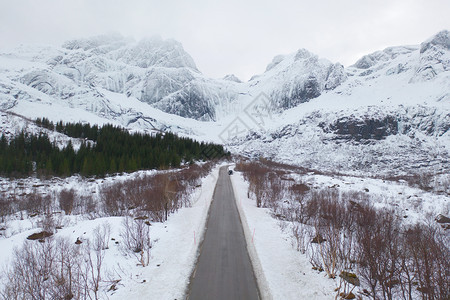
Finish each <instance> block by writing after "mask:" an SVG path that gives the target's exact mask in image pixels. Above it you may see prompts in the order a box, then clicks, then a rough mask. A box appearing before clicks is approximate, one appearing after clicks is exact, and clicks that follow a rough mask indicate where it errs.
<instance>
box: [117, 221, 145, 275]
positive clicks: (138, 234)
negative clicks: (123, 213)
mask: <svg viewBox="0 0 450 300" xmlns="http://www.w3.org/2000/svg"><path fill="white" fill-rule="evenodd" d="M121 236H122V238H123V243H124V245H125V248H126V250H127V251H129V252H131V253H132V254H133V255H134V256H136V258H137V259H138V260H139V263H140V264H141V265H142V266H143V267H145V266H147V265H148V264H149V262H150V249H151V248H152V243H151V239H150V226H149V225H148V223H146V222H145V220H143V219H142V218H136V219H132V218H131V217H125V218H124V220H123V223H122V233H121Z"/></svg>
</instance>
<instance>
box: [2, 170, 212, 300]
mask: <svg viewBox="0 0 450 300" xmlns="http://www.w3.org/2000/svg"><path fill="white" fill-rule="evenodd" d="M219 168H220V166H216V167H215V168H214V169H213V171H212V172H211V173H210V174H209V175H208V176H207V177H205V178H203V179H202V183H201V186H200V187H197V188H196V189H195V190H194V193H193V194H192V195H191V206H190V207H183V208H181V209H180V210H178V212H176V213H174V214H171V215H170V216H169V218H168V220H167V221H166V222H164V223H156V222H155V223H152V224H151V227H150V237H151V241H152V248H151V258H150V263H149V265H148V266H146V267H142V266H139V265H138V263H139V261H138V259H137V257H135V256H134V255H132V254H130V253H129V252H127V251H124V249H123V237H122V234H121V232H122V230H123V220H124V217H107V218H97V219H93V220H91V219H88V218H87V217H83V216H78V217H76V216H63V217H61V218H62V224H65V225H64V226H63V228H62V229H59V230H58V231H57V233H56V234H55V236H56V237H68V238H69V239H70V240H72V241H73V242H75V241H76V240H77V239H80V240H81V241H83V242H86V241H87V240H88V239H89V240H92V238H93V237H94V234H95V228H96V227H98V226H103V224H105V223H106V224H109V226H110V228H111V232H110V240H109V248H108V249H107V250H105V258H104V270H105V272H104V274H103V280H104V282H103V290H102V293H103V295H104V296H107V297H108V298H109V299H125V298H129V299H182V298H183V296H184V295H185V292H186V289H187V287H188V283H189V277H190V275H191V272H192V270H193V267H194V264H195V261H196V257H197V255H198V246H199V244H200V242H201V239H202V237H203V234H204V230H205V222H206V220H207V214H208V211H209V206H210V203H211V199H212V196H213V192H214V187H215V184H216V180H217V178H218V172H219ZM141 173H142V172H141ZM140 175H143V174H137V173H136V174H131V175H123V176H122V177H123V178H122V177H120V176H119V177H116V178H114V179H113V178H110V179H106V180H105V181H106V182H107V181H111V180H121V179H126V178H129V177H130V176H140ZM103 183H105V182H103ZM100 184H102V182H101V180H99V181H92V182H87V183H86V182H85V185H82V184H81V182H79V181H77V179H76V178H75V177H73V178H69V179H67V180H65V181H62V182H60V183H59V184H55V185H54V186H59V187H58V188H59V189H62V188H70V187H74V188H78V189H84V187H86V188H87V189H88V190H96V189H98V186H99V185H100ZM45 187H46V188H47V189H48V188H50V187H49V186H45V185H44V186H42V188H45ZM7 225H8V226H7V227H8V229H7V232H6V233H5V235H2V236H1V237H0V264H1V268H3V267H6V266H7V264H9V263H10V262H11V258H12V255H13V253H14V251H15V249H17V248H18V247H21V246H22V244H23V243H24V241H25V240H26V237H27V236H29V235H30V234H32V233H35V232H39V231H40V229H39V228H37V227H36V223H33V221H32V218H31V217H30V218H26V219H25V220H20V219H18V220H13V221H9V222H8V224H7ZM36 243H37V241H36ZM0 278H1V277H0ZM1 279H2V280H3V278H1ZM118 280H120V281H118ZM117 281H118V283H116V288H117V289H116V290H114V291H113V290H111V291H108V292H106V291H107V290H108V288H109V286H111V285H112V283H114V282H117ZM3 284H4V282H2V284H1V285H0V289H1V287H2V286H3Z"/></svg>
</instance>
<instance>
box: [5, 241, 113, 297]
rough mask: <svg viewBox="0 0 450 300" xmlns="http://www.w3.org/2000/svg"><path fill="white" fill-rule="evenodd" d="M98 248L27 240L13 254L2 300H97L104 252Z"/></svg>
mask: <svg viewBox="0 0 450 300" xmlns="http://www.w3.org/2000/svg"><path fill="white" fill-rule="evenodd" d="M95 244H96V242H95V241H94V245H95ZM94 248H95V247H94ZM96 249H99V250H95V249H94V252H92V251H91V247H90V246H89V242H87V243H86V244H84V245H83V244H82V245H75V244H74V243H73V242H70V241H69V240H68V239H63V238H57V239H53V238H50V239H46V240H44V241H43V242H36V241H26V242H25V243H24V244H23V246H22V247H21V248H20V249H16V251H15V252H14V256H13V260H12V265H11V266H10V267H9V269H8V270H7V271H6V273H5V274H4V275H5V280H7V284H4V288H3V290H1V291H0V295H1V297H2V298H3V299H39V300H41V299H43V300H45V299H98V298H99V290H100V284H101V282H102V279H101V278H102V277H101V273H102V262H103V257H104V251H103V250H101V249H100V248H96Z"/></svg>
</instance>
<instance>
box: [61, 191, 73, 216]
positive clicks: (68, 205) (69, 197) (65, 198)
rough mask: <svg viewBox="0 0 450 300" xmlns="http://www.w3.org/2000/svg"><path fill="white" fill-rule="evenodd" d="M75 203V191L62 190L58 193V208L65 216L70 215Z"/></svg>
mask: <svg viewBox="0 0 450 300" xmlns="http://www.w3.org/2000/svg"><path fill="white" fill-rule="evenodd" d="M74 202H75V190H74V189H70V190H67V189H63V190H61V192H60V193H59V207H60V208H61V210H63V211H64V213H65V214H66V215H70V214H71V213H72V210H73V208H74Z"/></svg>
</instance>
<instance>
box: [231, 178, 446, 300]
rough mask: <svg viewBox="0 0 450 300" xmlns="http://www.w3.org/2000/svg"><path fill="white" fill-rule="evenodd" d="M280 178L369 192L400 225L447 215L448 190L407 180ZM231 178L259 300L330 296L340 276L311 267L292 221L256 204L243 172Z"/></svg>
mask: <svg viewBox="0 0 450 300" xmlns="http://www.w3.org/2000/svg"><path fill="white" fill-rule="evenodd" d="M284 179H287V180H292V181H293V182H295V183H297V184H299V183H301V184H306V185H308V186H309V187H310V189H312V190H320V189H326V190H334V191H338V193H350V192H355V193H362V194H363V195H364V194H367V199H368V201H369V202H370V204H371V205H373V207H375V208H378V209H381V208H386V209H389V210H390V211H392V212H393V213H394V214H395V216H396V218H397V219H399V220H402V224H404V225H408V224H411V225H412V224H416V223H421V224H436V223H435V222H436V221H435V217H436V216H438V215H439V214H442V215H445V216H448V215H449V210H450V203H449V197H448V195H447V194H445V193H441V194H436V193H432V192H426V191H423V190H421V189H418V188H413V187H410V186H408V185H407V184H406V182H392V181H383V180H379V179H370V178H361V177H350V176H347V177H339V176H334V177H332V176H325V175H314V174H304V175H300V174H295V173H291V174H289V175H287V176H285V178H284ZM231 180H232V183H233V187H234V189H235V195H236V201H237V206H238V210H239V213H240V215H241V221H242V224H243V227H244V232H245V236H246V239H247V244H248V249H249V253H250V257H251V259H252V262H253V264H254V267H255V274H256V276H257V278H258V284H259V286H260V289H261V294H262V296H263V299H334V297H335V296H336V292H335V289H336V288H337V287H338V286H339V284H340V280H339V278H337V279H329V278H328V276H327V273H326V272H323V271H322V272H318V271H316V270H313V268H312V267H313V266H312V264H311V257H310V256H309V254H308V250H307V251H306V254H305V253H302V252H301V251H298V250H297V248H298V246H299V245H298V241H297V240H296V239H295V237H294V233H293V230H292V229H293V228H294V225H295V224H294V223H292V222H290V221H284V220H280V218H276V217H275V213H274V211H273V210H272V209H270V208H258V207H257V205H256V201H255V199H254V195H253V194H249V192H248V191H249V183H248V182H247V181H245V179H244V178H243V175H242V173H241V172H235V173H234V175H232V176H231ZM249 195H250V198H249ZM359 195H361V194H359ZM281 201H282V202H284V203H285V204H286V203H289V202H292V199H288V198H286V197H283V198H282V200H281ZM285 212H286V211H285ZM437 226H439V225H437ZM300 228H304V227H300ZM303 230H304V229H303ZM307 249H308V246H307ZM357 291H358V289H357ZM359 291H360V292H361V291H362V288H361V289H360V290H359ZM354 293H355V294H356V292H354Z"/></svg>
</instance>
